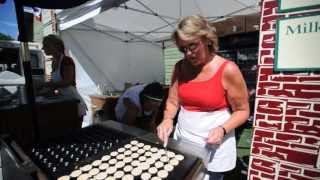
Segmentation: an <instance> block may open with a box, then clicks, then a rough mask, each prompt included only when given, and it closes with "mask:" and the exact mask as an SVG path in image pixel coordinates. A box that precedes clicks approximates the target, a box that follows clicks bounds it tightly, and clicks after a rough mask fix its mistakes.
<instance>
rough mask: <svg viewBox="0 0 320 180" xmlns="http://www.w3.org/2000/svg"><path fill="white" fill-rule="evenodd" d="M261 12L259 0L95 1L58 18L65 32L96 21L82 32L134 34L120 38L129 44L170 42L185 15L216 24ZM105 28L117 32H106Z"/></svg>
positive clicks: (114, 34)
mask: <svg viewBox="0 0 320 180" xmlns="http://www.w3.org/2000/svg"><path fill="white" fill-rule="evenodd" d="M259 11H260V9H259V7H258V0H223V1H221V0H93V1H89V2H87V3H85V4H83V5H81V6H79V7H77V8H71V9H67V10H64V11H62V12H61V13H59V14H58V19H59V21H60V29H61V30H65V29H68V28H74V27H72V26H74V25H75V24H78V23H81V22H84V21H85V20H87V19H89V18H93V21H94V26H91V25H88V24H87V25H86V26H87V28H82V29H81V28H78V30H88V28H89V29H90V30H95V31H100V32H104V33H106V34H109V35H113V36H114V37H119V36H117V33H124V34H130V35H129V36H128V37H127V38H119V40H122V41H125V42H127V41H129V42H137V41H152V42H161V41H162V40H166V39H168V37H169V36H170V34H171V33H172V31H173V30H174V28H175V25H176V23H177V21H178V20H179V18H180V17H182V16H188V15H194V14H200V15H202V16H204V17H207V18H208V19H209V20H211V21H212V22H214V21H219V20H222V19H224V18H228V17H232V16H235V15H245V14H252V13H257V12H259ZM98 14H99V16H96V15H98ZM105 27H110V28H112V29H114V30H111V31H110V30H109V31H106V30H105ZM131 36H134V38H132V37H131Z"/></svg>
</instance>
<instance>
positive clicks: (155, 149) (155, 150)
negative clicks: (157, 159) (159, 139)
mask: <svg viewBox="0 0 320 180" xmlns="http://www.w3.org/2000/svg"><path fill="white" fill-rule="evenodd" d="M150 151H151V152H153V153H155V152H157V151H158V148H156V147H152V148H151V149H150Z"/></svg>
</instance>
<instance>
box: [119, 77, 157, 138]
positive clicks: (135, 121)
mask: <svg viewBox="0 0 320 180" xmlns="http://www.w3.org/2000/svg"><path fill="white" fill-rule="evenodd" d="M162 98H163V88H162V86H161V84H160V83H158V82H153V83H150V84H139V85H135V86H132V87H130V88H129V89H127V90H126V91H125V92H124V93H123V94H122V95H121V96H120V97H119V100H118V101H117V105H116V107H115V114H116V118H117V120H118V121H119V122H122V123H125V124H128V125H130V126H136V127H139V128H142V129H145V130H148V131H153V132H155V128H156V124H155V121H156V119H155V118H156V115H157V113H158V109H159V107H160V104H161V102H162Z"/></svg>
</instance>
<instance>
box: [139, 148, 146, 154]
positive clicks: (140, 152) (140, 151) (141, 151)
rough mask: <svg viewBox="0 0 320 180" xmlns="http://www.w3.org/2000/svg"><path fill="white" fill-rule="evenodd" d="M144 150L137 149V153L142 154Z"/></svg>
mask: <svg viewBox="0 0 320 180" xmlns="http://www.w3.org/2000/svg"><path fill="white" fill-rule="evenodd" d="M144 152H145V150H144V149H139V150H138V151H137V153H138V154H143V153H144Z"/></svg>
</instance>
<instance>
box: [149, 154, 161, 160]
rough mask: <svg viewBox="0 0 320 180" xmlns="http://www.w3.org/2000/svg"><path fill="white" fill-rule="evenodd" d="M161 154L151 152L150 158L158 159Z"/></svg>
mask: <svg viewBox="0 0 320 180" xmlns="http://www.w3.org/2000/svg"><path fill="white" fill-rule="evenodd" d="M160 157H161V156H160V155H159V154H152V155H151V158H152V159H154V160H157V159H159V158H160Z"/></svg>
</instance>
